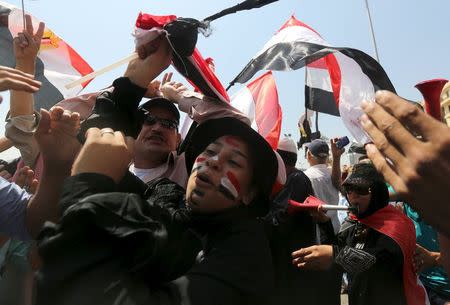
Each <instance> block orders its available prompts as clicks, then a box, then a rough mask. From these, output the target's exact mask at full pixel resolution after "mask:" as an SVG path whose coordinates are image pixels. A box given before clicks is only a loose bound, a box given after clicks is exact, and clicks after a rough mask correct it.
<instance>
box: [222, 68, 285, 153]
mask: <svg viewBox="0 0 450 305" xmlns="http://www.w3.org/2000/svg"><path fill="white" fill-rule="evenodd" d="M231 106H233V107H234V108H236V109H238V110H239V111H241V112H242V113H244V114H245V115H246V116H247V117H248V118H249V119H250V122H251V124H252V128H253V129H255V130H256V131H258V133H259V134H260V135H261V136H263V137H264V139H266V141H267V142H268V143H269V144H270V146H271V147H272V148H273V149H277V146H278V140H279V139H280V133H281V120H282V112H281V107H280V104H279V103H278V91H277V86H276V84H275V79H274V78H273V76H272V72H270V71H269V72H267V73H265V74H263V75H261V76H260V77H258V78H257V79H255V80H254V81H253V82H251V83H250V84H248V85H247V86H245V87H244V88H242V89H241V90H239V91H238V92H237V93H236V94H235V95H233V96H232V97H231Z"/></svg>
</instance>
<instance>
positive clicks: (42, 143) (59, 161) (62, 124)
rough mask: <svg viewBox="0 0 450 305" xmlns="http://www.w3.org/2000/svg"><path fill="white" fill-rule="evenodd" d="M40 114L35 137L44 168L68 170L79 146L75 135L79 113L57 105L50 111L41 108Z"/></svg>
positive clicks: (78, 127) (78, 122)
mask: <svg viewBox="0 0 450 305" xmlns="http://www.w3.org/2000/svg"><path fill="white" fill-rule="evenodd" d="M41 116H42V117H41V121H40V122H39V126H38V128H37V130H36V133H35V138H36V141H37V142H38V144H39V149H40V151H41V153H42V158H43V159H44V164H45V165H46V168H52V169H54V170H70V167H71V166H72V163H73V160H74V159H75V156H76V155H77V153H78V151H79V150H80V147H81V144H80V142H79V141H78V140H77V137H76V136H77V133H78V130H79V129H80V115H79V114H78V113H77V112H70V111H68V110H64V109H63V108H61V107H58V106H57V107H53V108H52V109H51V110H50V112H48V111H47V110H44V109H41Z"/></svg>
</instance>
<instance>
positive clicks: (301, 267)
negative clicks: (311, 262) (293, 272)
mask: <svg viewBox="0 0 450 305" xmlns="http://www.w3.org/2000/svg"><path fill="white" fill-rule="evenodd" d="M297 267H298V268H300V269H305V268H306V263H300V264H298V265H297Z"/></svg>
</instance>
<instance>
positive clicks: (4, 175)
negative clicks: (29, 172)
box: [0, 170, 11, 180]
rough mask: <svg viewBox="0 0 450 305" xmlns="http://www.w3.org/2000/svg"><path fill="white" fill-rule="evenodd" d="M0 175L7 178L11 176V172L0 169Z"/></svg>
mask: <svg viewBox="0 0 450 305" xmlns="http://www.w3.org/2000/svg"><path fill="white" fill-rule="evenodd" d="M0 177H3V178H4V179H6V180H8V179H10V178H11V174H10V173H9V172H8V171H7V170H2V171H0Z"/></svg>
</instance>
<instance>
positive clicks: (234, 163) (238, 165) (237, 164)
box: [229, 160, 241, 167]
mask: <svg viewBox="0 0 450 305" xmlns="http://www.w3.org/2000/svg"><path fill="white" fill-rule="evenodd" d="M229 162H230V163H231V164H232V165H233V166H236V167H241V165H240V164H239V162H236V161H234V160H230V161H229Z"/></svg>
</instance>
